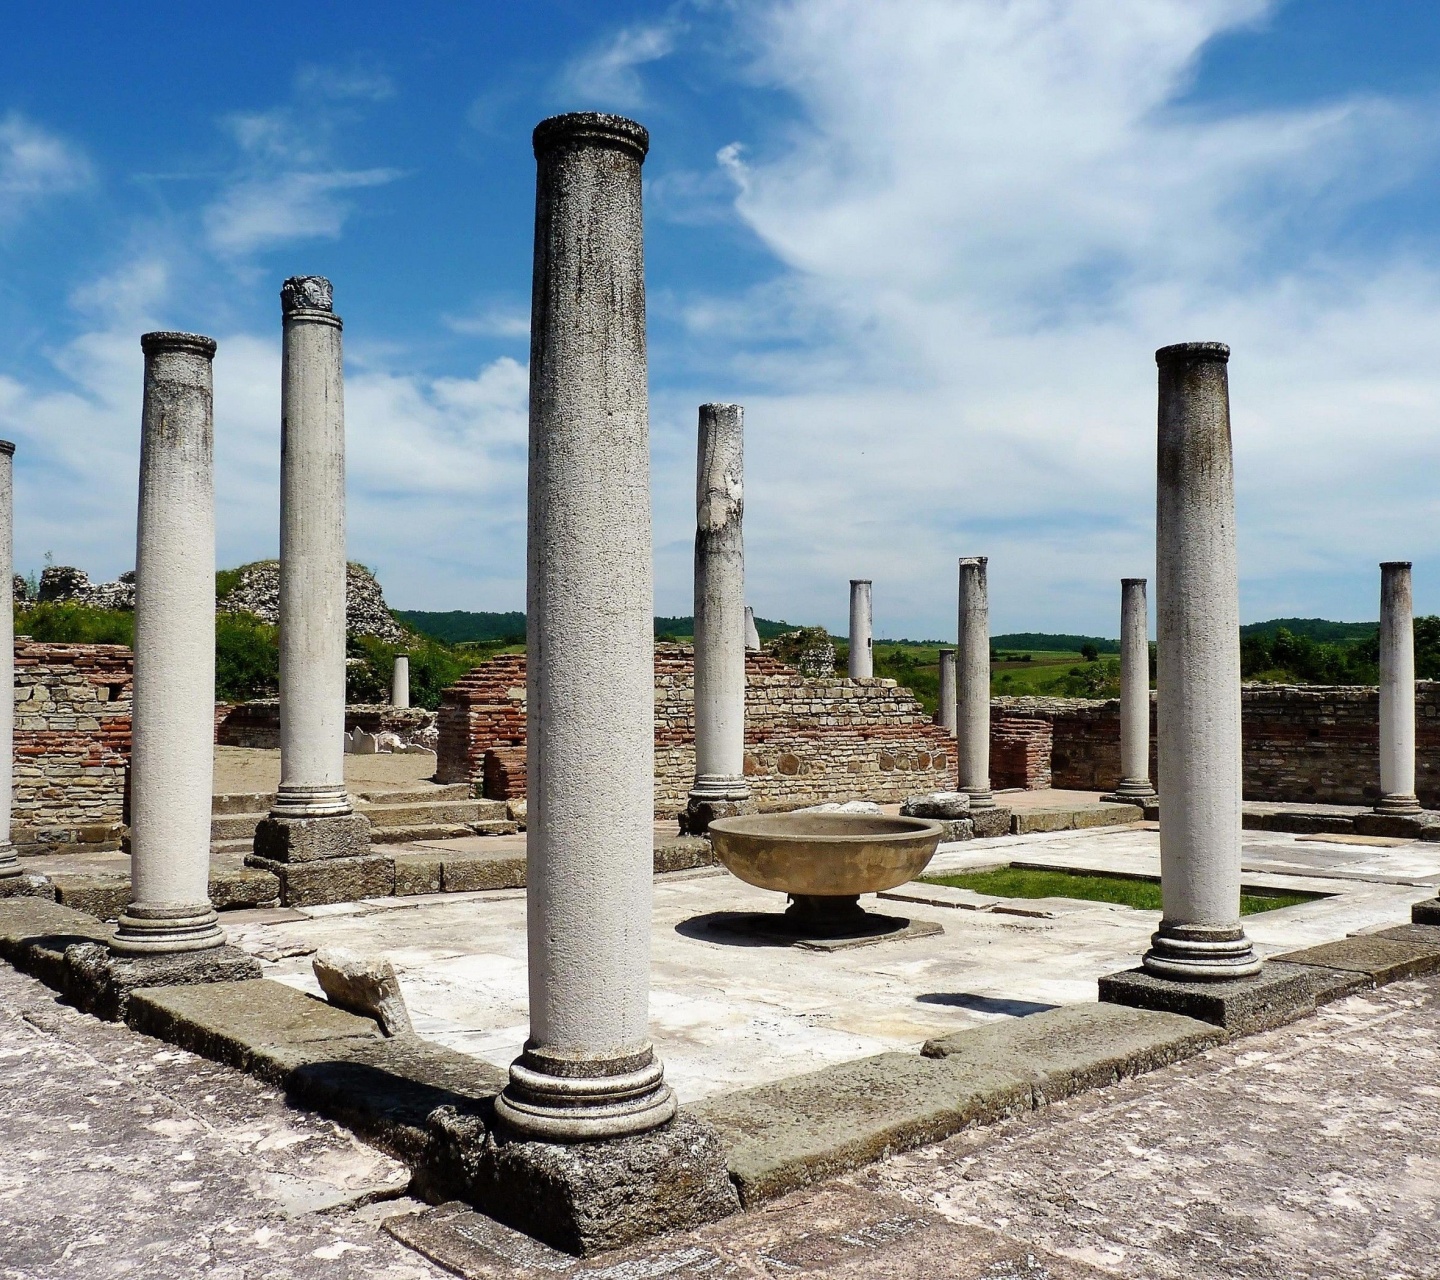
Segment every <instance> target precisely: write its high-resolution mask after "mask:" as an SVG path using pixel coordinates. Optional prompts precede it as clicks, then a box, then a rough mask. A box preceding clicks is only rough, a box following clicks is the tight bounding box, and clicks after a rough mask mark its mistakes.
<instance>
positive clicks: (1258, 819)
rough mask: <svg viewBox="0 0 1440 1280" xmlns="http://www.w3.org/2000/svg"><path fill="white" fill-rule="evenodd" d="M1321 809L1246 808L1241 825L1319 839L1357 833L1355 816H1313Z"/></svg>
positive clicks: (1251, 829)
mask: <svg viewBox="0 0 1440 1280" xmlns="http://www.w3.org/2000/svg"><path fill="white" fill-rule="evenodd" d="M1318 807H1319V806H1316V805H1307V806H1298V807H1296V808H1294V809H1283V808H1275V809H1269V808H1265V809H1261V808H1258V807H1255V806H1252V805H1246V806H1244V808H1243V809H1242V811H1241V825H1242V826H1243V827H1244V828H1245V830H1246V831H1290V832H1293V833H1294V834H1296V835H1317V836H1318V835H1344V834H1347V833H1350V832H1353V831H1354V830H1355V815H1353V814H1346V813H1317V812H1314V810H1315V809H1317V808H1318ZM1147 816H1148V815H1147Z"/></svg>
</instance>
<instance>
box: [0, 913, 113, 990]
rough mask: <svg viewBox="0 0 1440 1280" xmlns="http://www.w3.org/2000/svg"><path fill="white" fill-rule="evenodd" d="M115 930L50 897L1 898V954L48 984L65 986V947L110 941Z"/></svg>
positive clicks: (60, 988)
mask: <svg viewBox="0 0 1440 1280" xmlns="http://www.w3.org/2000/svg"><path fill="white" fill-rule="evenodd" d="M114 932H115V930H114V928H113V927H112V926H110V925H107V924H102V923H101V922H100V921H99V920H97V919H96V918H95V917H94V916H92V915H89V914H87V913H86V912H84V911H77V910H75V908H74V907H67V906H64V905H62V904H61V903H58V902H51V901H49V900H48V899H46V898H6V899H3V900H0V957H3V958H4V959H6V960H8V961H9V962H10V963H11V964H13V965H14V966H15V967H16V968H17V969H19V970H20V971H21V972H22V973H28V974H30V975H31V977H34V978H38V979H39V980H40V981H41V982H43V983H44V984H45V985H46V986H47V987H51V988H53V989H54V990H56V991H61V990H63V989H64V986H65V950H66V948H67V947H70V946H73V945H74V944H75V943H79V942H108V941H109V939H110V937H111V936H112V935H113V934H114Z"/></svg>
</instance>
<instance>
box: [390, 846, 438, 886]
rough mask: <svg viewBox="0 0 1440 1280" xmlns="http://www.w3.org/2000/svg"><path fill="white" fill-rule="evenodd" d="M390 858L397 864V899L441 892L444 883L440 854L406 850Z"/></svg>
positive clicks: (393, 854)
mask: <svg viewBox="0 0 1440 1280" xmlns="http://www.w3.org/2000/svg"><path fill="white" fill-rule="evenodd" d="M390 858H391V860H392V861H393V862H394V864H395V896H396V897H397V898H406V897H414V896H415V895H416V894H421V893H439V892H440V890H441V886H442V883H443V882H442V879H441V857H440V854H439V853H428V852H421V851H410V850H406V851H404V852H396V853H392V854H391V855H390Z"/></svg>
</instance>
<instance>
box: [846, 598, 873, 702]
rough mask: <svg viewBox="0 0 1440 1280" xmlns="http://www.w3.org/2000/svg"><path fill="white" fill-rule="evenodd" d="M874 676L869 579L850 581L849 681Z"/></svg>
mask: <svg viewBox="0 0 1440 1280" xmlns="http://www.w3.org/2000/svg"><path fill="white" fill-rule="evenodd" d="M874 674H875V643H874V639H873V632H872V631H871V605H870V579H869V578H851V579H850V679H852V680H868V679H869V678H870V677H871V676H873V675H874Z"/></svg>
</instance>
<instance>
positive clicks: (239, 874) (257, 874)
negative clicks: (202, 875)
mask: <svg viewBox="0 0 1440 1280" xmlns="http://www.w3.org/2000/svg"><path fill="white" fill-rule="evenodd" d="M209 892H210V905H211V906H212V907H214V908H215V910H216V911H234V910H238V909H240V908H244V907H270V906H274V905H275V904H276V903H277V902H279V901H280V881H279V880H278V879H276V877H275V876H273V875H271V874H270V872H268V871H260V870H257V869H256V868H254V867H247V866H245V865H244V864H243V862H241V860H240V859H238V858H236V859H233V860H232V859H225V860H224V861H221V860H219V859H212V860H211V863H210V888H209Z"/></svg>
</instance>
